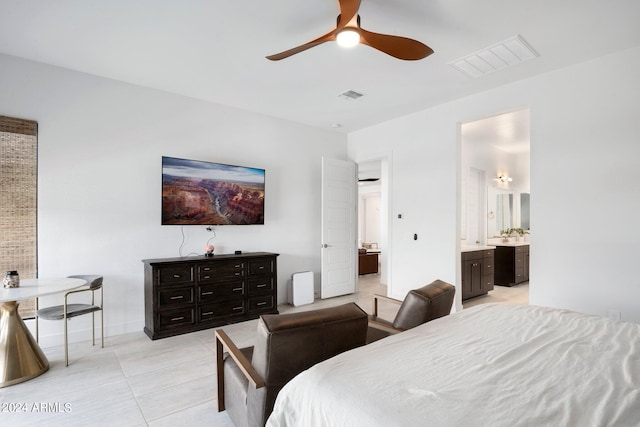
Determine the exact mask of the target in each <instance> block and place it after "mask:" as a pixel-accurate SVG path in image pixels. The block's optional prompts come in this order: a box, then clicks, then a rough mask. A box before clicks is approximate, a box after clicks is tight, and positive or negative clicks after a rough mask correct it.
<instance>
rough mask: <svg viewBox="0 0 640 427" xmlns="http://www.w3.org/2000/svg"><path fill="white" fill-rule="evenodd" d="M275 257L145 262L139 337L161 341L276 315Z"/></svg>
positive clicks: (253, 255)
mask: <svg viewBox="0 0 640 427" xmlns="http://www.w3.org/2000/svg"><path fill="white" fill-rule="evenodd" d="M277 257H278V254H274V253H270V252H254V253H245V254H240V255H214V256H213V257H205V256H202V257H185V258H161V259H145V260H142V262H143V263H144V305H145V327H144V332H145V333H146V334H147V335H148V336H149V337H150V338H151V339H154V340H155V339H158V338H165V337H169V336H173V335H179V334H184V333H187V332H193V331H198V330H201V329H207V328H212V327H215V326H220V325H225V324H229V323H235V322H241V321H243V320H248V319H255V318H257V317H259V316H260V315H261V314H268V313H278V311H277V301H278V298H277V289H278V284H277V277H278V274H277V273H278V272H277V263H276V260H277Z"/></svg>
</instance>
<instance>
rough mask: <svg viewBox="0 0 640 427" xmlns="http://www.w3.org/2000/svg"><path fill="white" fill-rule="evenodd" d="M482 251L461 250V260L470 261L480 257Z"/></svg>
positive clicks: (482, 254)
mask: <svg viewBox="0 0 640 427" xmlns="http://www.w3.org/2000/svg"><path fill="white" fill-rule="evenodd" d="M483 256H484V251H470V252H462V261H471V260H472V259H482V257H483Z"/></svg>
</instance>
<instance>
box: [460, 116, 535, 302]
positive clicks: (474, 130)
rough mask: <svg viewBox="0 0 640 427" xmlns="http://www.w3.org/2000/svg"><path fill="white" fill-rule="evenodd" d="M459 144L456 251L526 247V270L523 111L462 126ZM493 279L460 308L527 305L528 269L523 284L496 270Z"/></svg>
mask: <svg viewBox="0 0 640 427" xmlns="http://www.w3.org/2000/svg"><path fill="white" fill-rule="evenodd" d="M460 141H461V145H460V147H461V149H460V153H461V154H460V155H461V162H460V174H461V176H460V180H459V182H460V188H459V194H460V226H459V229H460V239H461V241H460V246H461V248H462V251H465V250H473V249H474V248H486V247H492V246H496V247H503V246H513V247H515V246H518V245H525V243H526V245H525V246H526V249H527V251H526V254H527V257H526V263H527V266H528V261H529V251H528V248H529V245H528V242H529V233H530V232H531V230H530V221H529V219H530V218H529V194H530V145H531V144H530V110H529V108H520V109H516V110H512V111H510V112H506V113H501V114H496V115H494V116H490V117H486V118H482V119H479V120H474V121H471V122H466V123H462V124H460ZM534 232H535V230H534ZM521 249H522V250H523V248H521ZM497 252H498V251H497V250H496V253H497ZM498 264H499V262H498V259H495V269H496V270H497V269H498V268H502V266H499V265H498ZM516 268H517V267H514V271H515V270H516ZM515 274H517V273H516V272H514V275H515ZM499 276H500V279H498V277H499ZM494 277H495V278H496V281H495V286H493V290H490V291H488V292H487V293H486V295H481V296H478V297H475V298H471V299H466V300H464V301H463V303H464V307H467V306H469V305H476V304H478V303H485V302H496V301H510V300H512V299H513V300H515V301H511V302H517V303H525V304H526V303H528V295H529V281H528V268H527V269H526V280H518V279H514V280H513V283H511V280H505V279H503V278H502V272H501V273H500V274H499V275H498V274H496V275H495V276H494Z"/></svg>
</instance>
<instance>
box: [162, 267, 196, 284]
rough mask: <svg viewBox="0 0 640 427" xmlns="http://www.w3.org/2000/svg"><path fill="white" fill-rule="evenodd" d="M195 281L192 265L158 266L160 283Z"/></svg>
mask: <svg viewBox="0 0 640 427" xmlns="http://www.w3.org/2000/svg"><path fill="white" fill-rule="evenodd" d="M192 281H193V266H192V265H175V266H167V267H160V268H158V284H160V285H172V284H174V283H188V282H192Z"/></svg>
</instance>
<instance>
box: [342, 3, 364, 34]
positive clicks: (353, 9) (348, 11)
mask: <svg viewBox="0 0 640 427" xmlns="http://www.w3.org/2000/svg"><path fill="white" fill-rule="evenodd" d="M338 3H340V15H339V16H338V28H344V27H345V25H347V24H348V23H349V21H351V20H352V19H353V18H355V17H356V16H357V15H358V9H360V0H338Z"/></svg>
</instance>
